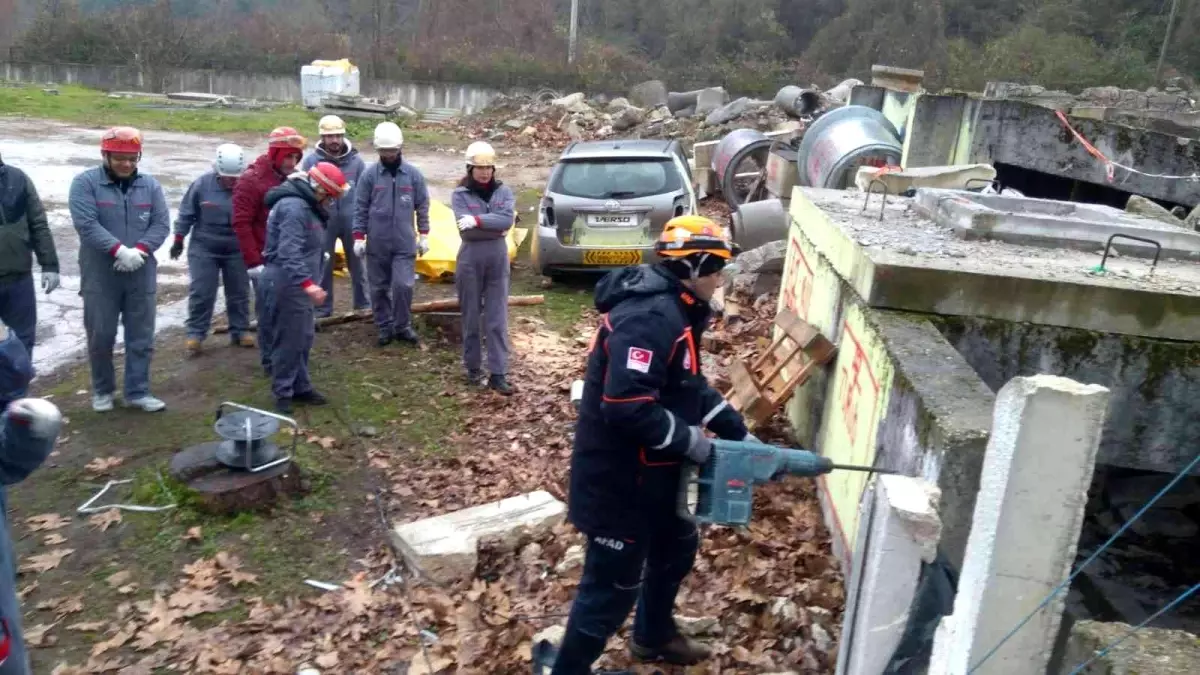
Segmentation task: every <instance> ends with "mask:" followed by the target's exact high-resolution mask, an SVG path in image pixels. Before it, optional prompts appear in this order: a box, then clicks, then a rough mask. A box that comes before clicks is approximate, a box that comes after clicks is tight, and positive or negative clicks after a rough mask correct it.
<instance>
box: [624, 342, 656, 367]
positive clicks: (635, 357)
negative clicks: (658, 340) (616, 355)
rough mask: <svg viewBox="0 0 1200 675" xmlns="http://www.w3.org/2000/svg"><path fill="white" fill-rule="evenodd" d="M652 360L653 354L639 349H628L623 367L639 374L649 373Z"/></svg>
mask: <svg viewBox="0 0 1200 675" xmlns="http://www.w3.org/2000/svg"><path fill="white" fill-rule="evenodd" d="M653 358H654V352H652V351H650V350H649V349H642V348H641V347H630V348H629V359H628V360H626V361H625V367H626V368H628V369H630V370H636V371H638V372H640V373H648V372H650V361H651V360H652V359H653Z"/></svg>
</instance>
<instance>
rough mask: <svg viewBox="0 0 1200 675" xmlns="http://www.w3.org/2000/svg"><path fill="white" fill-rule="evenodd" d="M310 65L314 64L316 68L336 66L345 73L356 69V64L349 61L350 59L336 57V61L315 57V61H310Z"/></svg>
mask: <svg viewBox="0 0 1200 675" xmlns="http://www.w3.org/2000/svg"><path fill="white" fill-rule="evenodd" d="M312 65H314V66H316V67H317V68H336V69H338V70H340V71H342V72H346V73H350V72H353V71H355V70H358V66H356V65H354V64H353V63H350V59H338V60H336V61H328V60H321V59H317V60H316V61H313V62H312Z"/></svg>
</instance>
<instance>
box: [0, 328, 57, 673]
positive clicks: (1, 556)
mask: <svg viewBox="0 0 1200 675" xmlns="http://www.w3.org/2000/svg"><path fill="white" fill-rule="evenodd" d="M31 379H33V365H32V364H31V363H30V362H29V353H28V352H27V351H25V347H24V345H22V344H21V342H20V340H18V339H17V336H16V335H15V334H10V335H9V336H8V339H7V340H3V341H0V411H5V410H7V409H8V404H9V403H12V402H13V401H15V400H16V399H19V398H23V397H24V395H25V394H24V392H25V389H26V388H27V387H28V385H29V381H30V380H31ZM55 441H56V439H54V438H38V437H36V436H34V435H33V434H31V433H30V430H29V426H28V425H25V424H19V423H17V422H16V421H14V420H11V419H10V418H9V416H8V415H7V414H4V415H3V417H2V418H0V619H3V620H4V621H5V622H6V623H7V624H8V639H9V652H8V660H6V661H5V662H4V665H2V666H0V675H30V673H32V672H33V671H32V670H31V669H30V666H29V653H28V651H27V650H26V649H25V640H24V638H23V636H22V635H21V604H20V602H19V601H18V599H17V561H16V556H14V555H13V547H12V539H11V537H10V536H9V534H8V515H7V514H8V503H7V502H8V495H7V486H9V485H15V484H16V483H20V482H21V481H23V480H25V479H26V478H27V477H28V476H29V474H31V473H33V471H34V470H35V469H37V468H38V467H39V466H41V465H42V462H45V461H46V458H47V457H49V456H50V452H51V451H52V450H54V443H55ZM4 637H5V636H4V633H3V632H2V631H0V640H3V639H4Z"/></svg>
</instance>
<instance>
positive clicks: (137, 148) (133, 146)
mask: <svg viewBox="0 0 1200 675" xmlns="http://www.w3.org/2000/svg"><path fill="white" fill-rule="evenodd" d="M100 152H124V153H129V154H131V155H140V154H142V132H140V131H138V130H137V129H134V128H133V127H113V128H111V129H109V130H108V131H106V132H104V135H103V136H101V137H100Z"/></svg>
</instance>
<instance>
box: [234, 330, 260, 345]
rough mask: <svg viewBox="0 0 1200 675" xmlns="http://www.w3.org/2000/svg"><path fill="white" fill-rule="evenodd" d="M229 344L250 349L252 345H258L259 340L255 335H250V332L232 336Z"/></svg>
mask: <svg viewBox="0 0 1200 675" xmlns="http://www.w3.org/2000/svg"><path fill="white" fill-rule="evenodd" d="M229 344H231V345H233V346H234V347H246V348H247V349H249V348H251V347H257V346H258V341H257V340H255V339H254V336H253V335H250V334H249V333H243V334H241V335H238V336H235V337H232V338H230V339H229Z"/></svg>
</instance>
